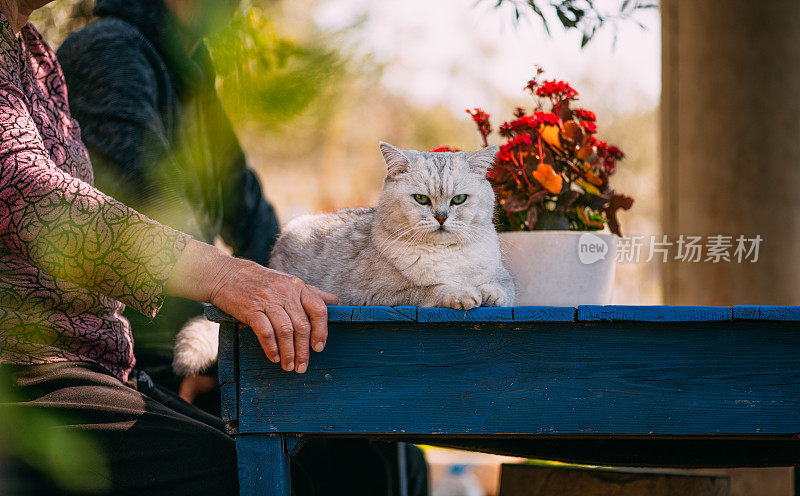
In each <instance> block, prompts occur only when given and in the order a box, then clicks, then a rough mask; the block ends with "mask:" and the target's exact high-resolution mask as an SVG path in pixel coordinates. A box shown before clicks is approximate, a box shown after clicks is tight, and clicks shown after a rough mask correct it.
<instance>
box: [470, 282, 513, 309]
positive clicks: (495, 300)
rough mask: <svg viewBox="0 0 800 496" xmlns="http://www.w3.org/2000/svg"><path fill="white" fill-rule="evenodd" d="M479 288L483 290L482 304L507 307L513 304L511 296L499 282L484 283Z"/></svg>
mask: <svg viewBox="0 0 800 496" xmlns="http://www.w3.org/2000/svg"><path fill="white" fill-rule="evenodd" d="M478 289H479V290H480V292H481V305H483V306H485V307H507V306H509V305H510V304H511V301H512V300H511V297H510V296H509V294H508V292H507V291H506V290H505V289H504V288H503V287H502V286H500V285H499V284H482V285H481V286H479V287H478Z"/></svg>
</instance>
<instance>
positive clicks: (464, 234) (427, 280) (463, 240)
mask: <svg viewBox="0 0 800 496" xmlns="http://www.w3.org/2000/svg"><path fill="white" fill-rule="evenodd" d="M380 148H381V152H382V153H383V157H384V160H385V161H386V165H387V172H386V178H385V180H384V183H383V190H382V192H381V197H380V200H379V201H378V205H377V206H375V207H370V208H349V209H344V210H339V211H337V212H333V213H329V214H318V215H306V216H303V217H299V218H297V219H295V220H293V221H291V222H290V223H289V224H288V225H287V226H286V228H285V229H284V231H283V233H282V234H281V236H280V238H279V239H278V241H277V242H276V244H275V247H274V249H273V252H272V256H271V258H270V261H269V266H270V267H271V268H273V269H276V270H280V271H282V272H287V273H289V274H293V275H296V276H298V277H300V278H301V279H302V280H303V281H305V282H306V283H307V284H311V285H314V286H317V287H319V288H321V289H324V290H325V291H328V292H331V293H334V294H336V295H338V296H339V301H340V304H342V305H415V306H427V307H436V306H440V307H450V308H455V309H463V310H467V309H470V308H474V307H477V306H480V305H484V306H510V305H513V302H514V283H513V280H512V279H511V276H510V275H509V273H508V271H507V270H506V268H505V267H504V266H503V263H502V260H501V256H500V247H499V243H498V238H497V232H496V231H495V228H494V224H493V218H494V206H495V198H494V192H493V190H492V187H491V185H490V184H489V181H488V180H487V179H486V171H487V169H488V168H489V167H490V166H491V165H492V163H493V162H494V158H495V155H496V154H497V147H493V146H492V147H487V148H484V149H482V150H478V151H476V152H455V153H450V152H436V153H433V152H418V151H413V150H402V151H401V150H398V149H397V148H395V147H393V146H392V145H389V144H387V143H381V144H380ZM217 332H218V331H217V327H216V326H215V325H212V324H210V323H209V324H208V325H203V324H202V321H197V320H195V321H191V322H190V323H189V324H188V325H187V326H186V327H184V329H182V330H181V332H180V333H179V334H178V337H177V340H176V344H175V359H174V362H173V367H174V368H175V371H176V372H177V373H178V374H181V375H184V374H186V373H194V372H197V371H198V370H200V369H202V368H204V367H207V366H208V365H210V364H212V363H213V362H214V360H215V359H216V343H217ZM212 350H213V355H211V353H210V352H211V351H212Z"/></svg>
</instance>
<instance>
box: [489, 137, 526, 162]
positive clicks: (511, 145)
mask: <svg viewBox="0 0 800 496" xmlns="http://www.w3.org/2000/svg"><path fill="white" fill-rule="evenodd" d="M531 144H533V140H532V139H531V135H530V134H528V133H522V134H519V135H517V136H514V137H513V138H511V139H509V140H508V141H506V144H504V145H501V146H500V151H499V152H498V153H497V160H498V161H499V162H512V161H513V160H512V158H511V154H512V153H513V152H515V151H520V150H519V148H524V147H525V145H531Z"/></svg>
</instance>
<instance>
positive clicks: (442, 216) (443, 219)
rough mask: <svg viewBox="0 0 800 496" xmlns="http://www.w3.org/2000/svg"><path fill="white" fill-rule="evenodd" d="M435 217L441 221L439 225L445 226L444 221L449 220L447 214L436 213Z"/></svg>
mask: <svg viewBox="0 0 800 496" xmlns="http://www.w3.org/2000/svg"><path fill="white" fill-rule="evenodd" d="M433 218H434V219H436V220H438V221H439V225H440V226H443V225H444V221H446V220H447V216H446V215H434V216H433Z"/></svg>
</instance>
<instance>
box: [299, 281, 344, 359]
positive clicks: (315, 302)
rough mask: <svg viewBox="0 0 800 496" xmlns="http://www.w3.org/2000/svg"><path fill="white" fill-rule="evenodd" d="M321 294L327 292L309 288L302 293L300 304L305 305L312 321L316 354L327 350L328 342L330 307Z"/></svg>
mask: <svg viewBox="0 0 800 496" xmlns="http://www.w3.org/2000/svg"><path fill="white" fill-rule="evenodd" d="M315 290H316V291H315ZM319 293H325V291H321V290H319V289H317V288H315V287H313V286H308V287H307V289H306V290H303V291H302V292H301V293H300V302H301V303H302V304H303V309H304V310H305V312H306V315H308V318H309V320H310V321H311V338H310V344H311V347H312V348H314V351H316V352H320V351H322V350H323V349H325V343H326V342H327V340H328V307H326V306H325V301H324V300H323V299H322V298H321V297H320V295H319ZM325 294H329V293H325ZM331 296H333V295H331ZM337 299H338V298H337Z"/></svg>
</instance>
